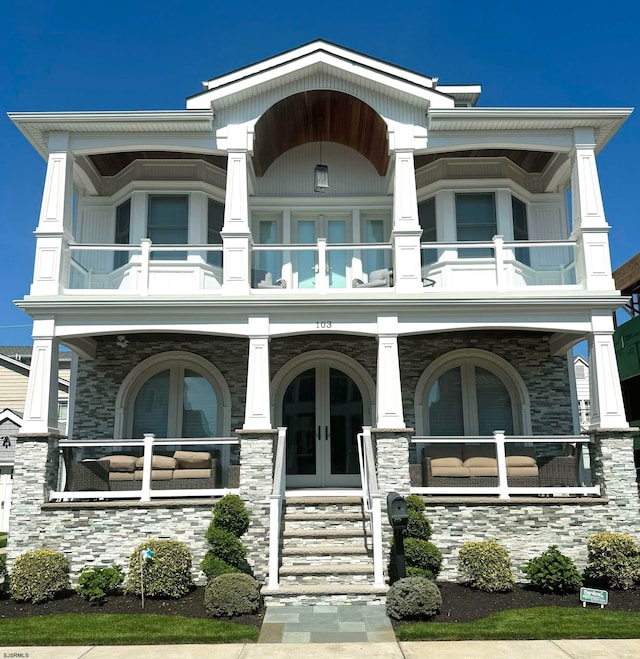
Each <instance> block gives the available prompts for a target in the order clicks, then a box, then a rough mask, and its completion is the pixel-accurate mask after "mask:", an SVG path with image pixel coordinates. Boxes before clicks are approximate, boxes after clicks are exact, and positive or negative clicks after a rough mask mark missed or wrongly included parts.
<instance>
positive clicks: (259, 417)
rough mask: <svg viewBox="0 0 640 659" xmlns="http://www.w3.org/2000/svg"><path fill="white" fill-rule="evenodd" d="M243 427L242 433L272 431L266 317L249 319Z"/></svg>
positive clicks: (267, 322) (267, 321)
mask: <svg viewBox="0 0 640 659" xmlns="http://www.w3.org/2000/svg"><path fill="white" fill-rule="evenodd" d="M243 427H244V429H245V430H267V429H269V428H271V397H270V377H269V319H268V318H249V364H248V368H247V398H246V408H245V416H244V426H243Z"/></svg>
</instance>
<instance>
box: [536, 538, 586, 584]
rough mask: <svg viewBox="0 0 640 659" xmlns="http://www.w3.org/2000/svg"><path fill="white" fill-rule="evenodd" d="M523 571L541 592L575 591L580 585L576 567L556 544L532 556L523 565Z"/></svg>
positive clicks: (580, 581)
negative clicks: (534, 556) (536, 555)
mask: <svg viewBox="0 0 640 659" xmlns="http://www.w3.org/2000/svg"><path fill="white" fill-rule="evenodd" d="M524 573H525V575H526V577H527V579H529V581H530V582H531V585H532V586H533V587H534V588H535V589H536V590H540V591H542V592H543V593H559V594H563V593H575V592H576V591H577V590H578V589H579V588H580V586H582V577H581V576H580V572H578V568H577V567H576V566H575V564H574V562H573V561H572V560H571V559H570V558H569V557H568V556H565V555H564V554H561V553H560V551H559V550H558V547H557V546H556V545H551V547H549V549H547V551H544V552H542V554H540V556H538V557H537V558H532V559H531V560H530V561H529V562H528V563H527V564H526V565H525V567H524Z"/></svg>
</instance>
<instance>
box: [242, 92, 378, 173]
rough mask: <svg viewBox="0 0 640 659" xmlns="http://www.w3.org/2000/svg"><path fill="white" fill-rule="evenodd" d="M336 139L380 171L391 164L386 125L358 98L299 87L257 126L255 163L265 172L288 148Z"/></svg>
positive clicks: (255, 167)
mask: <svg viewBox="0 0 640 659" xmlns="http://www.w3.org/2000/svg"><path fill="white" fill-rule="evenodd" d="M319 141H322V142H337V143H339V144H343V145H345V146H348V147H351V148H352V149H355V150H356V151H358V152H359V153H361V154H362V155H363V156H364V157H365V158H367V160H369V161H370V162H371V164H372V165H373V166H374V167H375V168H376V171H377V172H378V174H380V176H384V175H385V174H386V172H387V168H388V165H389V146H388V140H387V125H386V123H385V121H384V120H383V119H382V117H381V116H380V115H379V114H378V113H377V112H376V111H375V110H374V109H373V108H372V107H371V106H369V105H367V104H366V103H364V102H363V101H361V100H360V99H357V98H355V97H354V96H350V95H349V94H344V93H342V92H336V91H331V90H315V91H307V92H301V93H299V94H294V95H293V96H289V97H287V98H285V99H283V100H282V101H279V102H278V103H276V104H275V105H273V106H272V107H271V108H269V110H267V111H266V112H265V113H264V114H263V115H262V117H260V119H259V120H258V122H257V123H256V126H255V148H254V156H253V166H254V169H255V173H256V175H257V176H263V175H264V174H265V172H266V171H267V169H269V167H270V166H271V164H272V163H273V162H274V161H275V160H276V158H278V157H279V156H281V155H282V154H283V153H285V152H286V151H288V150H289V149H293V148H294V147H296V146H300V145H302V144H306V143H307V142H319Z"/></svg>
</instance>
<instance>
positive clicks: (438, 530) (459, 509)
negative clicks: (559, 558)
mask: <svg viewBox="0 0 640 659" xmlns="http://www.w3.org/2000/svg"><path fill="white" fill-rule="evenodd" d="M592 449H593V459H592V460H593V464H594V465H595V468H594V471H595V477H596V480H597V481H598V482H600V483H602V480H601V479H602V478H604V479H605V482H604V486H603V487H602V490H603V491H602V494H603V497H606V498H602V499H590V498H587V499H580V498H576V499H573V500H571V502H566V501H565V502H563V503H559V502H554V499H553V497H549V498H544V499H536V500H535V503H529V502H527V503H522V502H512V503H507V502H505V503H498V502H496V501H495V499H494V500H493V501H492V502H488V503H487V502H486V500H485V502H484V503H483V504H476V503H454V502H451V503H449V502H447V503H434V504H430V503H429V497H427V498H426V500H425V501H426V504H427V511H426V514H427V517H428V518H429V520H430V522H431V524H432V526H433V537H432V538H431V540H432V541H433V542H434V543H435V544H436V546H437V547H439V548H440V549H441V550H442V553H443V559H444V560H443V569H442V573H441V575H440V578H441V579H443V580H446V581H455V580H457V578H458V570H457V556H458V551H459V549H460V547H461V546H462V544H464V543H465V542H469V541H474V542H475V541H479V540H488V539H494V540H497V541H498V542H499V543H500V544H501V545H503V546H504V547H505V548H506V549H507V550H508V551H509V554H510V556H511V560H512V564H513V568H514V574H515V577H516V581H524V580H525V579H524V575H523V573H522V568H523V567H524V565H525V563H526V562H527V561H528V560H529V559H531V558H533V557H535V556H538V555H540V554H541V553H542V552H543V551H544V550H545V549H547V548H548V547H549V546H550V545H552V544H555V545H558V548H559V549H560V551H561V552H562V553H564V554H566V555H567V556H570V557H571V558H572V559H573V560H574V561H575V562H576V564H577V566H578V568H579V569H580V570H582V569H584V567H585V566H586V562H587V538H588V537H589V536H590V535H592V534H594V533H598V532H600V531H612V532H620V533H628V534H629V535H631V536H632V537H633V538H634V539H635V540H636V541H637V542H640V533H639V530H638V520H639V519H640V518H639V513H640V509H639V504H638V488H637V484H636V479H635V467H634V463H633V448H632V440H631V439H630V437H629V434H628V433H621V432H615V431H610V432H607V431H602V433H599V434H598V435H597V437H596V439H595V442H594V444H593V445H592Z"/></svg>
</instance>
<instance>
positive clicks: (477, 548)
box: [458, 540, 515, 593]
mask: <svg viewBox="0 0 640 659" xmlns="http://www.w3.org/2000/svg"><path fill="white" fill-rule="evenodd" d="M458 568H459V570H460V574H461V575H462V577H463V579H464V580H465V581H466V583H467V585H469V586H471V587H472V588H476V589H477V590H483V591H485V592H487V593H499V592H505V591H508V590H513V587H514V585H515V580H514V578H513V572H512V571H511V559H510V558H509V552H508V551H507V550H506V549H505V548H504V547H502V546H501V545H500V544H498V543H497V542H496V541H495V540H483V541H481V542H467V543H465V544H464V545H462V547H461V548H460V552H459V554H458Z"/></svg>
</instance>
